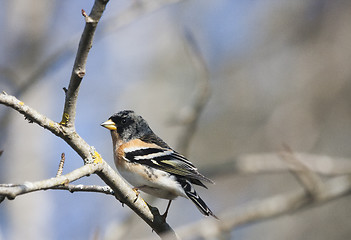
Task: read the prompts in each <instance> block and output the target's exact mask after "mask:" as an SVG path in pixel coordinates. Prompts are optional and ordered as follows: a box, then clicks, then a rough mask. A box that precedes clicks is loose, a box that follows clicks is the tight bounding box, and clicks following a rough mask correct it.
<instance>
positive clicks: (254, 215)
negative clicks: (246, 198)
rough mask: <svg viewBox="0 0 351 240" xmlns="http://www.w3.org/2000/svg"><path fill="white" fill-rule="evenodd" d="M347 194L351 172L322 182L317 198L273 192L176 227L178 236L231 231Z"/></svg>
mask: <svg viewBox="0 0 351 240" xmlns="http://www.w3.org/2000/svg"><path fill="white" fill-rule="evenodd" d="M350 194H351V176H341V177H335V178H333V179H331V180H329V181H328V182H326V183H325V186H324V188H323V192H322V194H321V195H320V197H319V198H318V199H317V198H315V199H313V200H312V199H311V198H310V197H309V194H308V193H307V192H306V191H304V190H302V189H299V190H295V191H292V192H289V193H286V194H280V195H276V196H273V197H270V198H267V199H265V200H260V201H259V202H252V203H249V204H247V205H246V206H240V207H238V208H235V209H233V210H230V211H226V212H225V213H223V214H221V215H220V216H219V217H220V219H221V221H220V222H218V221H214V220H212V219H204V220H202V221H199V222H197V223H194V224H190V225H187V226H184V227H182V228H179V229H177V232H178V234H179V236H180V237H185V236H189V235H191V236H198V235H200V236H201V235H204V234H206V237H210V236H216V235H217V234H219V233H222V232H228V231H232V230H233V229H234V228H236V227H239V226H241V225H244V224H248V223H252V222H258V221H263V220H268V219H271V218H274V217H278V216H281V215H283V214H287V213H289V212H292V211H295V210H298V209H303V208H306V207H310V206H316V205H317V204H321V203H326V202H328V201H332V200H335V199H338V198H341V197H343V196H346V195H350Z"/></svg>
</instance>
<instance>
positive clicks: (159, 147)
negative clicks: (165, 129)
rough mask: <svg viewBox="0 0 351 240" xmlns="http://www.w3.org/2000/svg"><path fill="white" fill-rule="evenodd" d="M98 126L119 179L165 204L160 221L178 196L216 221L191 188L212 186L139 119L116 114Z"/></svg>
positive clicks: (133, 115) (127, 111) (133, 116)
mask: <svg viewBox="0 0 351 240" xmlns="http://www.w3.org/2000/svg"><path fill="white" fill-rule="evenodd" d="M101 126H103V127H105V128H107V129H109V130H110V132H111V136H112V143H113V153H114V160H115V164H116V167H117V169H118V171H119V172H120V174H121V175H122V177H123V178H124V179H126V180H127V181H128V182H129V183H130V184H131V185H133V186H134V190H141V191H143V192H146V193H148V194H151V195H153V196H155V197H158V198H164V199H168V200H169V203H168V206H167V209H166V211H165V214H163V216H164V218H166V217H167V214H168V210H169V207H170V204H171V202H172V200H173V199H175V198H177V197H178V196H181V197H185V198H188V199H190V200H191V201H193V203H194V204H195V205H196V207H197V208H198V209H199V210H200V212H201V213H202V214H204V215H206V216H210V215H211V216H213V217H215V218H217V217H216V216H215V215H214V214H213V212H212V211H211V210H210V209H209V207H208V206H207V205H206V203H205V202H204V201H203V200H202V199H201V198H200V196H199V195H198V194H197V193H196V191H195V189H194V187H193V184H195V185H199V186H201V187H204V188H207V187H206V186H205V185H204V184H203V183H202V181H204V182H208V183H214V182H213V181H212V180H210V179H208V178H207V177H205V176H203V175H202V174H200V173H199V172H198V171H197V168H196V167H195V166H194V165H193V164H192V163H191V162H190V161H189V160H188V159H186V158H185V157H184V156H182V155H181V154H179V153H178V152H176V151H174V150H173V149H172V148H171V147H170V146H168V144H167V143H165V142H164V141H163V140H162V139H161V138H159V137H158V136H157V135H156V134H155V133H154V132H153V131H152V130H151V128H150V127H149V125H148V123H147V122H146V121H145V120H144V119H143V118H142V117H141V116H138V115H137V114H135V113H134V111H130V110H125V111H120V112H118V113H116V114H114V115H112V116H111V117H110V118H109V119H108V120H107V121H106V122H104V123H102V124H101Z"/></svg>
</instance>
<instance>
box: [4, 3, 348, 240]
mask: <svg viewBox="0 0 351 240" xmlns="http://www.w3.org/2000/svg"><path fill="white" fill-rule="evenodd" d="M147 2H150V3H153V2H155V1H147ZM157 2H158V3H159V4H160V5H159V6H157V5H156V7H154V8H152V7H149V5H148V4H146V5H145V3H144V2H143V1H126V0H120V1H112V0H111V1H110V3H109V4H108V5H107V9H106V11H105V13H104V15H103V17H102V21H101V22H100V24H99V26H98V29H97V32H96V36H95V40H94V44H93V48H92V50H91V52H90V54H89V58H88V63H87V71H86V75H85V77H84V79H83V82H82V85H81V88H80V96H79V100H78V105H77V117H76V128H77V132H78V133H79V134H80V135H81V136H82V137H83V138H84V139H85V140H86V141H87V142H88V143H89V144H90V145H92V146H94V147H95V148H96V149H97V151H98V152H99V153H100V154H102V156H103V158H104V159H105V160H106V161H108V162H109V163H110V165H112V166H114V164H113V157H112V144H111V139H110V134H109V132H108V131H106V129H104V128H102V127H100V123H101V122H103V121H105V120H107V119H108V118H109V116H111V115H112V114H113V113H115V112H117V111H120V110H123V109H133V110H135V111H136V112H137V113H139V114H140V115H142V116H143V117H144V118H145V119H146V120H147V121H148V122H149V124H150V125H151V127H152V129H153V130H154V131H155V132H156V133H157V134H158V135H159V136H161V137H162V138H163V139H164V140H166V141H167V142H168V143H169V144H170V145H171V146H173V147H174V148H175V149H178V148H181V149H183V150H184V151H185V152H184V154H186V155H187V156H188V157H189V159H190V160H191V161H192V162H193V163H194V164H195V165H196V166H198V168H199V170H200V172H204V173H206V172H207V171H208V170H209V169H208V168H209V166H213V164H218V165H221V164H225V163H226V162H227V161H228V160H230V159H234V158H236V157H237V156H241V155H243V154H253V153H255V154H256V153H265V152H276V151H281V150H282V149H283V147H282V146H283V144H287V145H288V146H290V147H291V148H292V149H293V150H294V151H299V152H306V153H313V154H320V155H328V156H332V157H344V158H350V157H351V148H350V146H349V144H350V142H351V94H350V91H351V67H350V62H351V44H350V43H351V28H350V23H351V2H350V1H343V0H334V1H331V0H329V1H328V0H295V1H289V0H283V1H275V0H250V1H247V0H246V1H243V0H216V1H211V0H183V1H172V2H175V3H172V4H167V1H157ZM92 4H93V1H92V0H91V1H86V0H76V1H62V0H61V1H45V0H32V1H26V0H12V1H5V0H2V1H1V0H0V13H1V14H0V53H1V54H0V90H1V91H6V92H7V93H8V94H11V95H15V96H16V97H18V98H19V99H21V100H22V101H24V103H26V104H27V105H29V106H31V107H33V108H34V109H36V110H38V111H39V112H41V113H43V114H45V115H47V116H48V117H49V118H51V119H53V120H55V121H57V122H60V120H61V116H62V110H63V104H64V91H63V90H62V88H63V87H67V86H68V82H69V78H70V75H71V71H72V66H73V62H74V57H75V53H76V50H77V46H78V42H79V37H80V34H81V33H82V30H83V28H84V24H85V22H84V18H83V17H82V16H81V9H84V10H86V11H87V12H90V9H91V7H92ZM194 52H196V53H197V54H194ZM194 56H195V57H194ZM199 60H200V61H199ZM199 63H200V64H199ZM204 79H209V88H210V96H209V99H208V101H207V104H206V105H205V106H204V108H203V111H202V112H201V115H200V118H199V119H198V124H197V127H196V131H195V132H194V135H193V137H192V138H191V139H190V141H189V145H187V146H188V148H184V146H181V143H180V139H181V137H182V133H183V132H184V125H185V124H184V123H182V121H181V118H182V116H187V114H189V111H188V108H187V106H189V104H191V103H192V102H193V101H195V100H194V99H196V98H197V96H198V94H199V86H202V85H201V84H203V82H202V81H203V80H204ZM200 89H201V88H200ZM0 150H3V151H4V152H3V154H2V156H1V157H0V183H23V182H24V181H37V180H42V179H46V178H50V177H54V176H55V174H56V171H57V168H58V164H59V161H60V155H61V153H62V152H64V153H65V154H66V163H65V167H64V172H63V173H67V172H70V171H72V170H74V169H75V168H78V167H80V166H82V164H83V161H82V160H81V159H80V158H79V156H78V155H77V154H76V153H74V151H72V149H70V148H69V147H68V146H67V145H66V143H65V142H63V141H62V140H61V139H59V138H57V137H55V136H53V135H52V134H51V133H49V132H48V131H45V130H43V129H42V128H40V127H38V126H37V125H35V124H29V123H28V122H27V121H25V120H24V118H23V116H22V115H20V114H18V113H17V112H15V111H13V110H10V109H8V108H7V107H5V106H0ZM211 178H212V179H213V180H214V181H215V182H216V184H215V185H212V186H209V189H208V190H206V189H198V192H199V193H200V195H201V196H202V198H203V199H204V200H205V201H206V202H207V203H208V205H209V206H210V207H211V209H212V210H213V211H214V212H215V213H216V215H218V216H220V215H221V213H223V212H226V211H228V209H235V208H240V206H241V205H244V204H248V203H250V202H252V201H259V200H260V199H264V198H266V197H269V196H272V195H275V194H279V193H284V192H288V191H289V190H293V189H297V188H301V186H300V185H299V184H298V183H297V182H296V180H295V179H294V177H293V176H292V175H291V174H290V173H287V172H285V173H284V172H282V173H270V174H239V173H234V172H233V173H230V172H229V173H228V172H225V173H221V172H220V171H218V172H213V171H212V173H211ZM78 182H79V183H83V184H99V185H103V184H104V183H103V182H102V181H101V180H100V179H99V178H98V177H96V176H90V177H89V178H84V179H82V180H80V181H78ZM142 196H143V197H145V199H148V197H147V196H146V195H145V194H142ZM166 204H167V201H165V200H156V201H154V202H153V205H154V206H156V207H158V208H159V209H160V211H161V212H163V211H164V209H165V207H166ZM131 216H134V213H132V212H131V210H130V209H128V207H122V206H121V204H120V203H119V202H118V201H116V199H115V198H114V197H112V196H107V195H103V194H96V193H73V194H71V193H69V192H67V191H54V190H50V191H45V192H44V191H42V192H36V193H31V194H26V195H22V196H19V197H17V198H16V199H15V200H14V201H9V200H5V201H4V202H2V203H1V204H0V239H12V240H17V239H142V238H144V237H151V238H152V237H154V238H158V237H157V236H156V235H155V233H152V232H151V229H150V228H149V227H148V226H147V225H146V224H145V223H144V222H143V221H142V220H140V219H138V218H133V217H131ZM202 218H203V216H202V215H201V213H200V212H199V211H198V210H197V209H196V207H195V206H194V205H193V204H192V203H191V202H190V201H188V200H186V199H179V200H177V201H174V202H173V203H172V206H171V209H170V213H169V215H168V221H169V223H170V225H171V226H173V227H174V228H175V229H176V228H177V227H181V226H184V225H187V224H191V223H192V222H195V221H199V220H201V219H202ZM350 219H351V202H350V197H344V198H342V199H338V200H336V201H333V202H330V203H328V204H325V205H321V206H318V207H314V208H309V209H305V210H304V211H299V212H297V213H290V214H288V215H284V216H281V217H279V218H275V219H271V220H268V221H265V222H260V223H255V224H250V225H245V226H243V227H240V228H238V229H235V230H233V231H232V232H231V233H230V234H229V236H227V237H228V239H270V240H274V239H277V240H278V239H286V240H288V239H291V240H293V239H294V240H296V239H311V240H317V239H318V240H321V239H334V240H337V239H340V240H342V239H349V238H350V236H351V228H350V224H351V221H350ZM188 239H198V238H194V237H192V236H189V238H188Z"/></svg>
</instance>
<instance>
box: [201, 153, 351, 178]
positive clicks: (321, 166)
mask: <svg viewBox="0 0 351 240" xmlns="http://www.w3.org/2000/svg"><path fill="white" fill-rule="evenodd" d="M281 154H282V153H257V154H245V155H241V156H238V157H236V158H234V157H233V158H231V159H227V160H225V161H217V162H216V164H213V165H210V166H207V167H205V168H201V167H200V170H201V172H202V173H204V174H205V175H206V176H209V177H213V176H217V175H224V174H228V175H232V174H254V173H274V172H284V171H289V170H291V169H293V170H294V171H297V169H296V167H294V166H290V167H288V166H287V164H286V163H285V162H284V161H283V160H282V159H281V157H280V156H281ZM294 155H295V156H296V157H297V158H298V159H300V160H301V161H303V162H304V164H305V165H306V166H307V167H308V168H309V169H310V170H311V171H313V172H315V173H318V174H322V175H325V176H336V175H345V174H351V160H350V159H347V158H337V157H330V156H326V155H314V154H307V153H294Z"/></svg>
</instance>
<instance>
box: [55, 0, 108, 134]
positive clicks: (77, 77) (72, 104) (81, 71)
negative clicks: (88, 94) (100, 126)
mask: <svg viewBox="0 0 351 240" xmlns="http://www.w3.org/2000/svg"><path fill="white" fill-rule="evenodd" d="M107 3H108V0H96V1H95V2H94V6H93V8H92V10H91V12H90V14H89V16H87V17H85V20H86V24H85V28H84V31H83V34H82V36H81V38H80V42H79V47H78V51H77V55H76V59H75V61H74V66H73V70H72V75H71V80H70V82H69V86H68V89H67V93H66V100H65V107H64V111H63V114H62V121H61V123H60V124H61V125H63V126H66V127H72V128H74V121H75V115H76V105H77V98H78V92H79V86H80V83H81V81H82V79H83V77H84V75H85V66H86V62H87V59H88V54H89V51H90V49H91V47H92V44H93V38H94V35H95V30H96V27H97V24H98V22H99V20H100V18H101V16H102V13H103V12H104V10H105V7H106V4H107ZM84 12H85V11H84Z"/></svg>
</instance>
